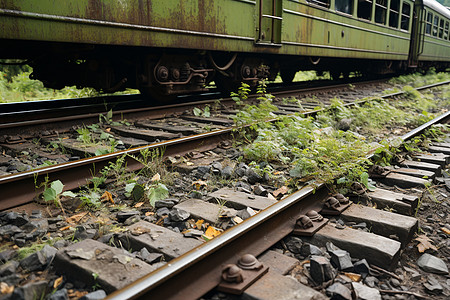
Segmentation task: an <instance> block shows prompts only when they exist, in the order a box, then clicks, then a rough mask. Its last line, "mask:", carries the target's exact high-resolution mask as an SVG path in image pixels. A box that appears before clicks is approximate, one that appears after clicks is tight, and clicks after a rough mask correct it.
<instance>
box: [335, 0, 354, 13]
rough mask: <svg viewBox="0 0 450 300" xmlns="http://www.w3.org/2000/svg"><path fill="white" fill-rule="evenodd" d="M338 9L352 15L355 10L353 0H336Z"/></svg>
mask: <svg viewBox="0 0 450 300" xmlns="http://www.w3.org/2000/svg"><path fill="white" fill-rule="evenodd" d="M334 5H335V7H336V11H340V12H343V13H346V14H349V15H351V14H352V12H353V0H335V4H334Z"/></svg>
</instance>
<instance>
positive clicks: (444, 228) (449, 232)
mask: <svg viewBox="0 0 450 300" xmlns="http://www.w3.org/2000/svg"><path fill="white" fill-rule="evenodd" d="M441 230H442V231H443V232H444V233H446V234H450V229H448V228H447V227H441Z"/></svg>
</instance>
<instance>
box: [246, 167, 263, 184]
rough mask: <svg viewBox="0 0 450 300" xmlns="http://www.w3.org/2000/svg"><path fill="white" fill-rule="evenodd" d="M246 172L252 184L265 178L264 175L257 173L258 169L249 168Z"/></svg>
mask: <svg viewBox="0 0 450 300" xmlns="http://www.w3.org/2000/svg"><path fill="white" fill-rule="evenodd" d="M245 174H246V175H247V180H248V183H250V184H255V183H257V182H261V180H262V179H263V177H262V176H261V175H259V174H258V173H256V171H255V170H253V169H248V170H247V171H246V173H245Z"/></svg>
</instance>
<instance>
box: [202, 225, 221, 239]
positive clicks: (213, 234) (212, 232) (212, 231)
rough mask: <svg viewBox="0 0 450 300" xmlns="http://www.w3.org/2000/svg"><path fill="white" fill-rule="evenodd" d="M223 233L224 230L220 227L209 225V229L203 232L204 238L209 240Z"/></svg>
mask: <svg viewBox="0 0 450 300" xmlns="http://www.w3.org/2000/svg"><path fill="white" fill-rule="evenodd" d="M221 233H222V232H221V231H220V230H219V229H217V228H214V227H212V226H209V227H208V229H206V231H205V234H203V238H204V239H205V240H207V241H209V240H211V239H213V238H214V237H216V236H218V235H219V234H221Z"/></svg>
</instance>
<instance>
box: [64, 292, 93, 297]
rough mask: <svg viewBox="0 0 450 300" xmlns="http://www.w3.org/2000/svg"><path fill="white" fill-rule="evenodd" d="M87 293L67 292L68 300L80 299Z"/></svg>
mask: <svg viewBox="0 0 450 300" xmlns="http://www.w3.org/2000/svg"><path fill="white" fill-rule="evenodd" d="M88 293H89V292H88V291H83V292H80V291H72V292H69V294H68V296H69V298H70V299H72V298H75V299H78V298H81V297H83V296H85V295H87V294H88Z"/></svg>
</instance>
